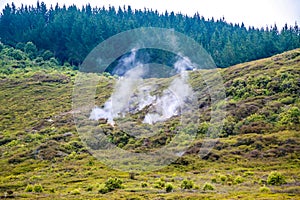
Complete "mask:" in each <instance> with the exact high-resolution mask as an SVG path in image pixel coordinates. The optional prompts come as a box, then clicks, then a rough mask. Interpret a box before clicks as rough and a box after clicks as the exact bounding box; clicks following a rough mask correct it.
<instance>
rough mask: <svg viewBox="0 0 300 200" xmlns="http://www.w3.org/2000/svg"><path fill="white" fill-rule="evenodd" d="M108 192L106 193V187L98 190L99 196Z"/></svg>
mask: <svg viewBox="0 0 300 200" xmlns="http://www.w3.org/2000/svg"><path fill="white" fill-rule="evenodd" d="M108 192H109V191H108V189H107V187H105V186H104V187H101V188H100V189H99V193H101V194H106V193H108Z"/></svg>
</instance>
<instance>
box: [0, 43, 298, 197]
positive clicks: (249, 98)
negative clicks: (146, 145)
mask: <svg viewBox="0 0 300 200" xmlns="http://www.w3.org/2000/svg"><path fill="white" fill-rule="evenodd" d="M16 54H17V55H21V59H16ZM0 58H1V59H0V152H1V159H0V177H1V178H0V196H1V198H3V197H10V198H16V199H34V198H43V199H96V198H97V199H201V198H207V199H299V195H300V177H299V174H300V173H299V172H300V171H299V167H300V166H299V159H300V149H299V146H300V145H299V144H300V139H299V138H300V137H299V136H300V135H299V132H300V130H299V127H300V126H299V124H300V100H299V94H300V65H299V63H300V49H296V50H292V51H289V52H285V53H283V54H279V55H276V56H273V57H270V58H266V59H263V60H257V61H253V62H248V63H243V64H239V65H235V66H232V67H229V68H226V69H219V71H220V73H221V75H222V77H223V79H224V85H225V89H226V95H227V102H224V103H226V109H227V114H226V119H225V123H224V127H223V131H222V134H221V135H219V136H218V137H219V139H218V142H217V143H216V145H215V146H214V148H213V150H212V151H211V152H210V153H209V154H208V155H207V156H205V157H203V158H202V159H200V158H199V157H198V156H197V152H198V151H199V147H200V146H201V142H202V139H201V134H202V131H204V130H205V128H207V126H208V123H209V120H208V118H207V112H209V109H207V108H208V107H209V102H208V101H205V99H201V100H199V105H200V103H201V106H200V108H201V109H203V110H202V111H203V116H201V123H200V124H199V127H197V130H199V137H197V139H196V140H195V141H193V143H192V144H191V146H190V147H189V149H188V151H187V152H186V153H185V154H184V156H183V157H181V158H180V159H178V160H177V161H175V162H174V163H172V164H171V165H169V166H167V167H165V168H162V169H159V170H156V171H151V172H141V173H136V174H133V173H128V172H122V171H117V170H113V169H110V168H108V167H107V166H105V165H104V164H103V163H101V161H99V160H96V159H95V158H93V157H92V156H91V155H90V154H89V152H88V151H87V148H86V147H85V146H84V145H83V143H82V141H81V140H80V138H79V135H78V133H77V131H76V127H75V124H74V121H73V112H72V91H73V86H74V81H75V77H76V75H77V73H78V72H77V71H76V70H73V69H72V67H71V66H70V65H67V64H66V65H64V66H58V62H57V60H56V59H54V58H49V59H43V58H41V57H39V58H35V59H34V58H33V59H30V57H29V55H28V54H26V53H24V52H23V51H21V50H16V49H13V48H11V47H7V46H5V47H3V49H1V52H0ZM190 73H191V74H190V77H191V79H190V81H191V82H190V83H191V85H192V86H193V87H194V88H198V87H199V88H200V87H201V86H200V85H199V82H200V80H201V77H200V74H199V72H198V71H193V72H190ZM115 81H116V79H115V78H114V77H111V76H109V75H107V74H104V75H101V82H99V85H98V93H97V96H96V101H98V102H102V103H103V102H104V101H105V100H106V99H107V98H108V97H109V95H110V91H111V90H110V89H112V88H113V84H114V83H115ZM164 81H168V80H167V79H166V80H163V82H164ZM162 84H163V83H162ZM133 117H135V116H133ZM172 120H173V119H172ZM172 120H171V122H170V127H168V128H170V129H171V128H172ZM101 123H102V124H101ZM100 126H103V127H105V126H106V127H107V129H108V130H111V128H110V127H108V125H105V122H100ZM167 133H168V130H165V131H164V132H162V133H161V134H160V135H158V136H153V137H151V138H150V144H151V145H150V148H157V147H159V146H161V145H164V144H166V143H167V140H166V136H168V134H167ZM108 134H109V135H110V137H111V138H112V141H113V142H114V143H116V144H118V145H120V147H122V148H124V149H129V150H130V149H137V150H139V151H145V149H143V148H142V146H141V142H140V141H139V140H136V141H134V140H132V139H131V138H128V137H127V136H126V135H124V134H122V135H120V132H118V130H115V129H113V130H112V131H111V132H109V133H108ZM275 172H276V173H278V174H276V173H275ZM274 173H275V174H274ZM110 178H117V179H116V180H114V179H110ZM118 180H121V182H122V184H120V181H118ZM105 183H106V184H105ZM166 188H169V189H166Z"/></svg>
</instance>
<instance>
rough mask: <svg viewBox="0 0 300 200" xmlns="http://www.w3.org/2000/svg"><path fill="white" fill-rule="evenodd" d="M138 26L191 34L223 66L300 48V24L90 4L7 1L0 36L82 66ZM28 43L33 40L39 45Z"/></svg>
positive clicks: (218, 64) (11, 44) (7, 41)
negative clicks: (248, 22) (259, 23)
mask: <svg viewBox="0 0 300 200" xmlns="http://www.w3.org/2000/svg"><path fill="white" fill-rule="evenodd" d="M139 27H162V28H173V29H174V30H176V31H178V32H181V33H183V34H186V35H187V36H190V37H191V38H193V39H195V40H196V41H197V42H199V43H200V44H201V45H202V46H203V47H204V48H205V49H206V50H207V51H208V52H209V53H210V54H211V55H212V57H213V59H214V60H215V62H216V65H217V66H218V67H228V66H230V65H233V64H237V63H241V62H246V61H251V60H256V59H260V58H264V57H268V56H271V55H274V54H277V53H281V52H283V51H287V50H291V49H295V48H298V47H300V30H299V27H298V25H297V24H296V23H295V25H294V26H290V27H289V26H288V25H285V26H284V27H283V28H282V30H278V28H277V26H276V24H275V25H274V26H272V27H266V28H261V29H258V28H254V27H248V28H246V27H245V26H244V24H243V23H242V24H241V25H240V24H232V23H227V22H226V21H225V19H224V18H222V19H218V20H215V19H214V18H212V19H205V18H204V17H202V16H201V15H200V14H199V13H196V14H195V15H194V16H193V17H189V16H187V15H183V14H180V13H177V14H175V13H174V12H171V13H168V12H167V11H166V12H165V13H163V14H161V13H159V12H158V11H156V10H155V11H154V10H151V9H144V10H133V9H132V8H131V7H130V6H128V7H125V6H124V7H123V8H121V7H119V8H115V7H113V6H111V7H109V8H105V7H102V8H97V7H95V8H92V7H91V6H90V5H89V4H88V5H86V6H83V7H82V8H81V9H80V8H77V7H76V6H75V5H72V6H69V7H66V6H63V7H60V6H58V5H56V6H55V7H52V6H51V7H50V8H47V7H46V4H45V3H44V2H37V4H36V6H27V5H22V6H21V7H20V8H16V6H15V5H14V4H13V3H12V4H11V5H9V4H7V5H6V6H5V8H4V9H3V11H2V13H1V17H0V40H1V42H3V43H4V44H7V45H10V46H14V47H18V46H19V47H24V48H25V51H28V52H30V53H31V54H32V57H34V56H35V54H36V51H37V49H38V50H40V51H41V50H42V51H46V50H49V51H51V52H52V53H53V54H54V56H55V57H56V58H58V60H59V61H60V62H62V63H63V62H65V61H68V62H70V63H71V64H74V65H79V64H80V63H81V62H82V61H83V60H84V58H85V57H86V56H87V54H88V53H89V52H90V51H91V50H92V49H93V48H94V47H95V46H96V45H97V44H99V43H100V42H102V41H103V40H105V39H107V38H109V37H111V36H113V35H115V34H117V33H120V32H122V31H126V30H130V29H133V28H139ZM27 42H32V43H33V44H34V45H36V47H37V49H34V48H33V46H32V44H31V43H29V44H28V43H27ZM26 43H27V45H26V46H25V44H26ZM51 52H50V53H51ZM48 54H49V52H48ZM45 57H48V56H47V55H45Z"/></svg>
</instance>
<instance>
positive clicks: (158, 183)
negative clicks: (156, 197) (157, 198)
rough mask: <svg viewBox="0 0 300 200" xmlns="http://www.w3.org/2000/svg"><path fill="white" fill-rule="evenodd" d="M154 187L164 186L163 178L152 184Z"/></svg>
mask: <svg viewBox="0 0 300 200" xmlns="http://www.w3.org/2000/svg"><path fill="white" fill-rule="evenodd" d="M154 187H155V188H163V187H165V182H164V181H163V180H159V181H157V182H156V183H155V185H154Z"/></svg>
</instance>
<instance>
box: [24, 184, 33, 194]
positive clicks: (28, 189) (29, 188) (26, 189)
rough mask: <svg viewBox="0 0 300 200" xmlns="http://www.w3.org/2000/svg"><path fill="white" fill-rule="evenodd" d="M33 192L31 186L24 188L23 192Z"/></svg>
mask: <svg viewBox="0 0 300 200" xmlns="http://www.w3.org/2000/svg"><path fill="white" fill-rule="evenodd" d="M32 191H33V185H27V186H26V188H25V192H32Z"/></svg>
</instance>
